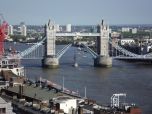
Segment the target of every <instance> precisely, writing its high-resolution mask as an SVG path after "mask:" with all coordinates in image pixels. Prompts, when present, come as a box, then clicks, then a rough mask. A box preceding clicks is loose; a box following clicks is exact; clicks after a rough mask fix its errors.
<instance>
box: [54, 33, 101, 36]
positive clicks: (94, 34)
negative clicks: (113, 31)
mask: <svg viewBox="0 0 152 114" xmlns="http://www.w3.org/2000/svg"><path fill="white" fill-rule="evenodd" d="M56 36H58V37H64V36H67V37H70V36H71V37H76V36H82V37H84V36H90V37H91V36H92V37H93V36H94V37H95V36H100V33H80V32H72V33H71V32H70V33H56Z"/></svg>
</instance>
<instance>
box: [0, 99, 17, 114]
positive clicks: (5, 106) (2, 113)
mask: <svg viewBox="0 0 152 114" xmlns="http://www.w3.org/2000/svg"><path fill="white" fill-rule="evenodd" d="M0 114H15V113H14V112H13V108H12V105H11V103H7V102H6V101H5V100H4V99H2V98H1V97H0Z"/></svg>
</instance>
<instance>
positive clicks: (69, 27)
mask: <svg viewBox="0 0 152 114" xmlns="http://www.w3.org/2000/svg"><path fill="white" fill-rule="evenodd" d="M66 32H71V24H67V25H66Z"/></svg>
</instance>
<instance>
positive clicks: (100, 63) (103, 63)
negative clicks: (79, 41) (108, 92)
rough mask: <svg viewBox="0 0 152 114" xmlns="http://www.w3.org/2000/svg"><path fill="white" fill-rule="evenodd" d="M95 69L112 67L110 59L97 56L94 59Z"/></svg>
mask: <svg viewBox="0 0 152 114" xmlns="http://www.w3.org/2000/svg"><path fill="white" fill-rule="evenodd" d="M94 66H95V67H112V58H111V57H106V56H98V57H97V58H95V59H94Z"/></svg>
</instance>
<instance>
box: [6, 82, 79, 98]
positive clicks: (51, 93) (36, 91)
mask: <svg viewBox="0 0 152 114" xmlns="http://www.w3.org/2000/svg"><path fill="white" fill-rule="evenodd" d="M7 90H8V91H11V92H14V93H19V86H15V87H9V88H8V89H7ZM23 95H24V96H28V97H31V98H35V99H39V100H50V99H53V98H56V97H59V96H67V97H72V98H78V97H75V96H71V95H68V94H66V93H63V92H62V91H58V92H57V91H56V90H55V89H51V90H49V89H48V88H41V87H34V86H33V85H31V86H29V85H24V86H23Z"/></svg>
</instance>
